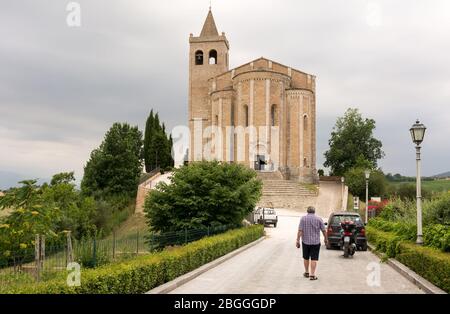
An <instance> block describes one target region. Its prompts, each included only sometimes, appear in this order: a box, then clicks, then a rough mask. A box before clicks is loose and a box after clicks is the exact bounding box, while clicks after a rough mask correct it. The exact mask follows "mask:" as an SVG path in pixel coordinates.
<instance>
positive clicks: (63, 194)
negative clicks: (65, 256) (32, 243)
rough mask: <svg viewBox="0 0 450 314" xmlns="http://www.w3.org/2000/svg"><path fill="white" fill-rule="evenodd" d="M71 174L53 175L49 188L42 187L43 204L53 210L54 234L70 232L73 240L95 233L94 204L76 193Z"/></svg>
mask: <svg viewBox="0 0 450 314" xmlns="http://www.w3.org/2000/svg"><path fill="white" fill-rule="evenodd" d="M74 181H75V178H74V175H73V172H69V173H58V174H55V175H54V176H53V178H52V180H51V184H50V186H47V187H42V190H43V193H42V198H43V202H44V203H45V204H47V205H48V206H51V208H52V209H53V214H56V217H58V219H56V217H55V219H53V222H54V224H55V232H62V231H72V235H73V236H74V237H75V238H78V239H79V238H81V237H82V236H86V235H90V234H93V233H95V230H96V226H95V224H94V221H95V216H96V210H95V203H94V204H92V202H91V200H90V199H89V198H85V197H84V196H83V195H81V193H80V192H79V191H77V189H76V187H75V184H74Z"/></svg>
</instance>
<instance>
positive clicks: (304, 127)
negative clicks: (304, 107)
mask: <svg viewBox="0 0 450 314" xmlns="http://www.w3.org/2000/svg"><path fill="white" fill-rule="evenodd" d="M303 130H305V131H307V130H308V116H307V115H306V114H305V115H304V116H303Z"/></svg>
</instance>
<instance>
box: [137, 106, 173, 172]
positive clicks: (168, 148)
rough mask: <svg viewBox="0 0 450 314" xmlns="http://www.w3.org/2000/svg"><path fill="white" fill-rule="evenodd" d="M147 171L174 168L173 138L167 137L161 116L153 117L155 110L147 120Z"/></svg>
mask: <svg viewBox="0 0 450 314" xmlns="http://www.w3.org/2000/svg"><path fill="white" fill-rule="evenodd" d="M144 159H145V171H147V172H150V171H152V170H153V169H155V168H157V167H160V168H162V169H164V168H167V167H172V166H173V158H172V138H171V136H169V137H167V134H166V126H165V125H164V123H162V124H161V123H160V120H159V115H158V113H156V114H155V115H153V110H152V111H151V112H150V115H149V117H148V118H147V123H146V126H145V138H144Z"/></svg>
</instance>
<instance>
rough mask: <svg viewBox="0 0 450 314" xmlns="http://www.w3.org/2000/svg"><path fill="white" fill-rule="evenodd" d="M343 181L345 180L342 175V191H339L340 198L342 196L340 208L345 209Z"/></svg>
mask: <svg viewBox="0 0 450 314" xmlns="http://www.w3.org/2000/svg"><path fill="white" fill-rule="evenodd" d="M344 182H345V178H344V177H341V183H342V184H341V185H342V192H341V198H342V210H345V204H344V189H345V188H344V187H345V185H344Z"/></svg>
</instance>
